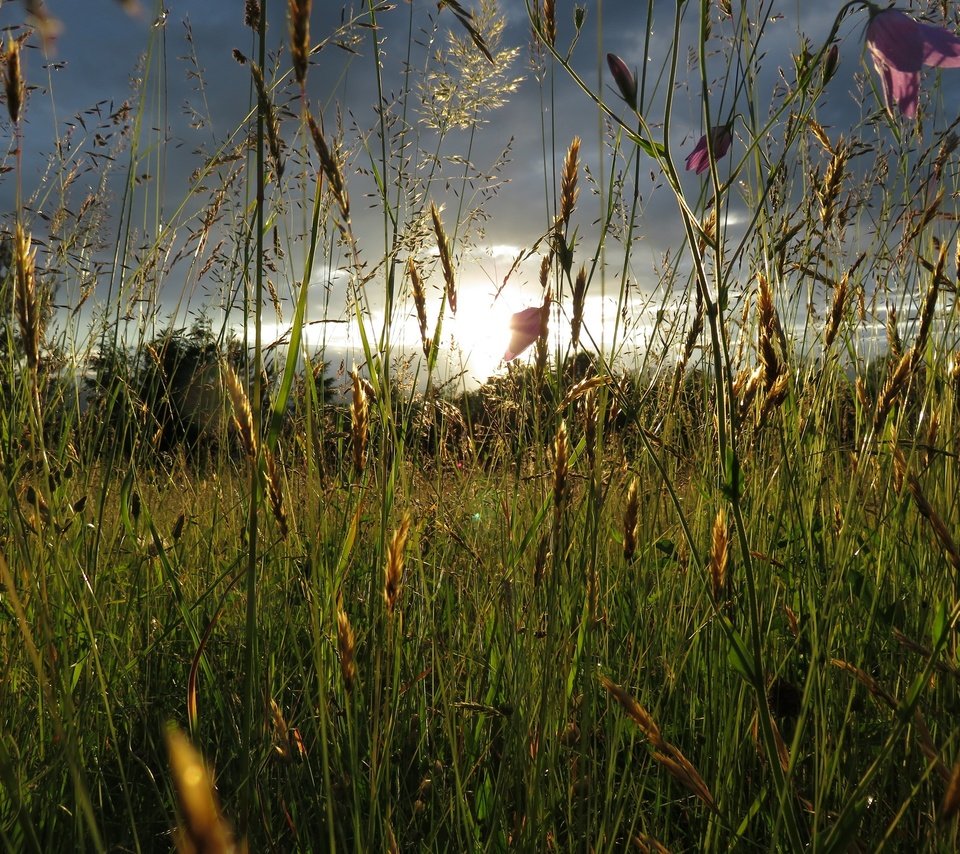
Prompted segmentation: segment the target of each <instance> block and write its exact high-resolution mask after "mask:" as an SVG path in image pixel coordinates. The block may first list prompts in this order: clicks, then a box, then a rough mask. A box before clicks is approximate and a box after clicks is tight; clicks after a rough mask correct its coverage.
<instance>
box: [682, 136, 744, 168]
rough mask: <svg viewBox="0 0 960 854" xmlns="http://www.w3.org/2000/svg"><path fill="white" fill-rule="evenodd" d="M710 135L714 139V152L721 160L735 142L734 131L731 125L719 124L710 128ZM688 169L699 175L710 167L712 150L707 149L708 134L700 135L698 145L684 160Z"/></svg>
mask: <svg viewBox="0 0 960 854" xmlns="http://www.w3.org/2000/svg"><path fill="white" fill-rule="evenodd" d="M710 137H711V139H712V141H713V154H714V157H716V158H717V160H719V159H720V158H721V157H723V155H725V154H726V153H727V152H728V151H729V150H730V146H731V145H732V143H733V133H731V131H730V126H729V125H717V126H716V127H714V128H711V129H710ZM684 162H685V163H686V166H687V171H688V172H689V171H690V170H693V172H695V173H696V174H697V175H701V174H702V173H704V172H706V171H707V169H708V168H710V152H709V151H707V137H706V134H704V135H703V136H701V137H700V140H699V142H697V145H696V147H695V148H694V149H693V151H691V152H690V153H689V154H688V155H687V159H686V160H685V161H684Z"/></svg>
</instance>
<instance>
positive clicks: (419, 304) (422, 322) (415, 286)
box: [407, 258, 433, 359]
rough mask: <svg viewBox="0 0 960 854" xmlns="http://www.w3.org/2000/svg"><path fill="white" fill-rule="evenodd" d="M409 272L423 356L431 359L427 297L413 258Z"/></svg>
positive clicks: (410, 261)
mask: <svg viewBox="0 0 960 854" xmlns="http://www.w3.org/2000/svg"><path fill="white" fill-rule="evenodd" d="M407 272H408V273H409V275H410V291H411V293H412V295H413V305H414V308H416V310H417V323H418V324H419V326H420V340H421V342H422V343H423V355H424V356H425V357H426V358H428V359H429V358H430V351H431V349H432V348H433V343H432V341H431V340H430V338H429V337H428V336H427V295H426V292H425V291H424V289H423V282H422V281H421V279H420V274H419V273H418V272H417V265H416V264H415V263H414V261H413V258H408V259H407Z"/></svg>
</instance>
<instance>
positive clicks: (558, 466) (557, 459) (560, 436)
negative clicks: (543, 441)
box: [553, 421, 570, 511]
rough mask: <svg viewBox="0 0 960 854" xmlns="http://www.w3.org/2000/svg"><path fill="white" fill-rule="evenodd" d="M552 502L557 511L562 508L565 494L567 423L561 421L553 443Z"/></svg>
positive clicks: (567, 444)
mask: <svg viewBox="0 0 960 854" xmlns="http://www.w3.org/2000/svg"><path fill="white" fill-rule="evenodd" d="M553 451H554V465H553V502H554V506H555V508H556V509H557V511H559V510H560V508H561V507H563V503H564V500H565V498H566V494H567V471H568V467H569V463H570V442H569V440H568V438H567V422H566V421H561V422H560V426H559V428H557V437H556V439H555V440H554V443H553Z"/></svg>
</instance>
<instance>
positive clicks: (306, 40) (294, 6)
mask: <svg viewBox="0 0 960 854" xmlns="http://www.w3.org/2000/svg"><path fill="white" fill-rule="evenodd" d="M310 4H311V0H289V4H288V8H289V15H290V59H291V60H292V61H293V74H294V77H296V78H297V83H299V84H300V87H301V88H303V87H304V86H305V85H306V82H307V63H308V61H309V59H310Z"/></svg>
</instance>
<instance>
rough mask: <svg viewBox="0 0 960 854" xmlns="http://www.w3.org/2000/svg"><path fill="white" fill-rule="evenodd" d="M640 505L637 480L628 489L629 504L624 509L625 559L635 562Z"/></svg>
mask: <svg viewBox="0 0 960 854" xmlns="http://www.w3.org/2000/svg"><path fill="white" fill-rule="evenodd" d="M639 508H640V504H639V501H638V499H637V479H636V478H633V479H632V480H631V481H630V485H629V486H628V487H627V503H626V505H625V506H624V509H623V559H624V560H626V561H631V560H633V556H634V555H635V554H636V553H637V520H638V518H639Z"/></svg>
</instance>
